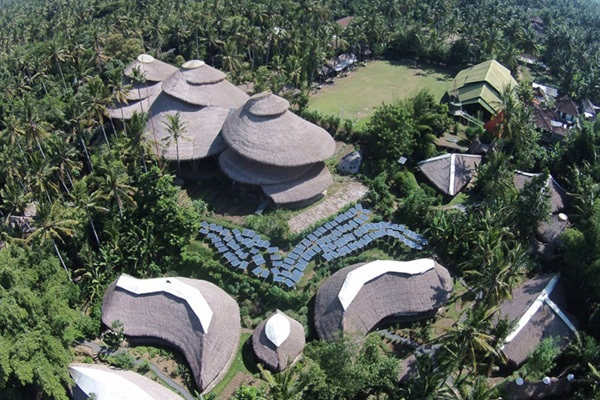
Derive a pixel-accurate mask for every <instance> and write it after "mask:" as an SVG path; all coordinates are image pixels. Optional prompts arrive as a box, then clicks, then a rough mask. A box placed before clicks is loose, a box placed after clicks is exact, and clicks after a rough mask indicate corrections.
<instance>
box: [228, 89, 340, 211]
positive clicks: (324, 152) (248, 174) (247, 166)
mask: <svg viewBox="0 0 600 400" xmlns="http://www.w3.org/2000/svg"><path fill="white" fill-rule="evenodd" d="M289 106H290V104H289V103H288V101H287V100H285V99H283V98H281V97H279V96H276V95H274V94H272V93H269V92H264V93H260V94H257V95H254V96H252V97H251V98H250V99H249V100H248V101H247V102H246V103H245V104H244V105H243V106H242V107H240V108H238V109H237V110H235V111H234V112H233V113H232V114H231V115H230V116H229V117H228V118H227V121H225V124H224V125H223V137H224V139H225V142H226V144H227V145H228V146H229V149H228V150H227V151H225V152H223V153H221V155H220V156H219V164H220V166H221V170H222V171H223V172H224V173H225V175H227V176H228V177H229V178H231V179H232V180H233V181H234V182H237V183H241V184H243V185H255V186H261V188H262V192H263V193H264V195H265V197H267V198H269V199H270V200H271V201H273V202H274V203H275V204H276V205H285V206H294V205H304V204H307V203H310V202H313V201H315V200H317V199H318V198H319V197H320V196H321V194H322V192H324V191H325V190H326V189H327V188H328V187H329V186H330V185H331V184H332V183H333V178H332V177H331V174H330V173H329V170H328V169H327V168H326V167H325V165H324V164H323V161H325V160H326V159H327V158H329V157H331V156H332V155H333V153H334V151H335V142H334V140H333V138H332V137H331V135H329V133H327V131H325V130H324V129H322V128H320V127H318V126H316V125H314V124H312V123H310V122H308V121H306V120H304V119H302V118H300V117H298V116H297V115H295V114H294V113H292V112H291V111H289Z"/></svg>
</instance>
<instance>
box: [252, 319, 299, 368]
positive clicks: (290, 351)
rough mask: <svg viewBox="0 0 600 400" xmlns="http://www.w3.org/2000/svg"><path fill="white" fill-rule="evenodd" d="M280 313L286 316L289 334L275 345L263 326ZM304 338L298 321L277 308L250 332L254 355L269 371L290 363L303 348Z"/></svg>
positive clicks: (284, 366) (285, 366)
mask: <svg viewBox="0 0 600 400" xmlns="http://www.w3.org/2000/svg"><path fill="white" fill-rule="evenodd" d="M277 314H279V315H281V316H283V317H284V318H286V319H287V320H288V322H289V324H290V332H289V336H288V337H287V339H285V341H284V342H283V343H282V344H281V345H279V347H277V346H276V345H275V344H274V343H273V341H271V340H270V339H269V337H268V336H267V332H266V329H265V326H266V325H267V323H268V322H269V320H270V319H271V318H272V317H273V316H275V315H277ZM305 344H306V339H305V337H304V327H303V326H302V324H300V322H298V321H296V320H295V319H292V318H290V317H288V316H287V315H285V314H284V313H283V312H281V311H279V310H277V312H276V313H275V314H273V315H272V316H271V317H269V318H267V319H265V320H264V321H262V322H261V323H260V324H259V325H258V326H257V327H256V329H254V333H253V334H252V347H253V348H254V353H255V354H256V357H257V358H258V359H259V360H260V362H262V363H263V364H265V366H266V367H267V368H268V369H270V370H271V371H275V372H281V371H283V370H284V369H286V368H287V366H288V364H289V365H291V364H292V363H293V362H294V361H295V360H296V359H297V358H298V357H299V356H300V354H301V353H302V350H304V345H305Z"/></svg>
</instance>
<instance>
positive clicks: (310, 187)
mask: <svg viewBox="0 0 600 400" xmlns="http://www.w3.org/2000/svg"><path fill="white" fill-rule="evenodd" d="M332 183H333V177H332V176H331V174H330V173H329V169H327V167H326V166H325V164H323V163H322V162H319V163H315V164H313V165H312V167H311V168H310V169H309V170H308V172H306V173H305V174H304V175H302V176H300V177H299V178H297V179H294V180H293V181H289V182H282V183H276V184H274V185H263V186H262V189H263V191H264V192H265V194H266V195H267V196H269V197H270V198H271V200H273V202H274V203H275V204H278V205H282V204H291V203H299V202H303V201H306V200H310V199H312V198H314V197H316V196H318V195H319V194H321V193H322V192H324V191H325V190H327V188H328V187H329V186H331V184H332Z"/></svg>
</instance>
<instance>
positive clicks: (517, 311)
mask: <svg viewBox="0 0 600 400" xmlns="http://www.w3.org/2000/svg"><path fill="white" fill-rule="evenodd" d="M565 305H566V293H565V289H564V286H563V285H562V283H561V282H560V281H559V276H558V274H549V275H542V276H538V277H536V278H533V279H530V280H528V281H527V282H525V283H524V284H522V285H521V286H519V287H518V288H516V289H515V290H513V293H512V298H511V299H510V300H505V301H504V302H502V304H501V305H500V309H499V311H498V314H499V316H500V317H501V318H508V320H509V321H510V322H511V323H515V327H514V328H513V330H512V331H511V333H510V334H509V335H508V337H507V338H506V339H505V343H504V347H503V349H502V350H503V351H504V354H505V355H506V358H507V360H508V361H509V363H510V364H511V365H512V366H513V367H516V366H519V365H521V364H522V363H523V362H525V360H526V359H527V357H528V356H529V354H530V353H531V352H532V351H533V350H534V349H535V347H536V345H537V344H538V343H539V342H540V341H541V340H542V339H544V338H546V337H558V338H561V339H562V340H561V342H560V344H561V345H562V346H565V345H566V343H567V341H566V340H564V338H571V337H573V336H574V335H575V333H574V332H575V325H574V324H573V322H572V319H570V318H569V317H568V316H567V315H566V314H565V313H564V312H563V311H562V309H561V308H562V307H564V306H565Z"/></svg>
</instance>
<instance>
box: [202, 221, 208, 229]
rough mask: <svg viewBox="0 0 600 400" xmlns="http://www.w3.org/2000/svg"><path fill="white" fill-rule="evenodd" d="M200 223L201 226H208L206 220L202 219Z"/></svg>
mask: <svg viewBox="0 0 600 400" xmlns="http://www.w3.org/2000/svg"><path fill="white" fill-rule="evenodd" d="M200 225H202V227H203V228H208V227H209V226H210V224H209V223H208V222H206V221H202V222H201V223H200Z"/></svg>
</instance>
